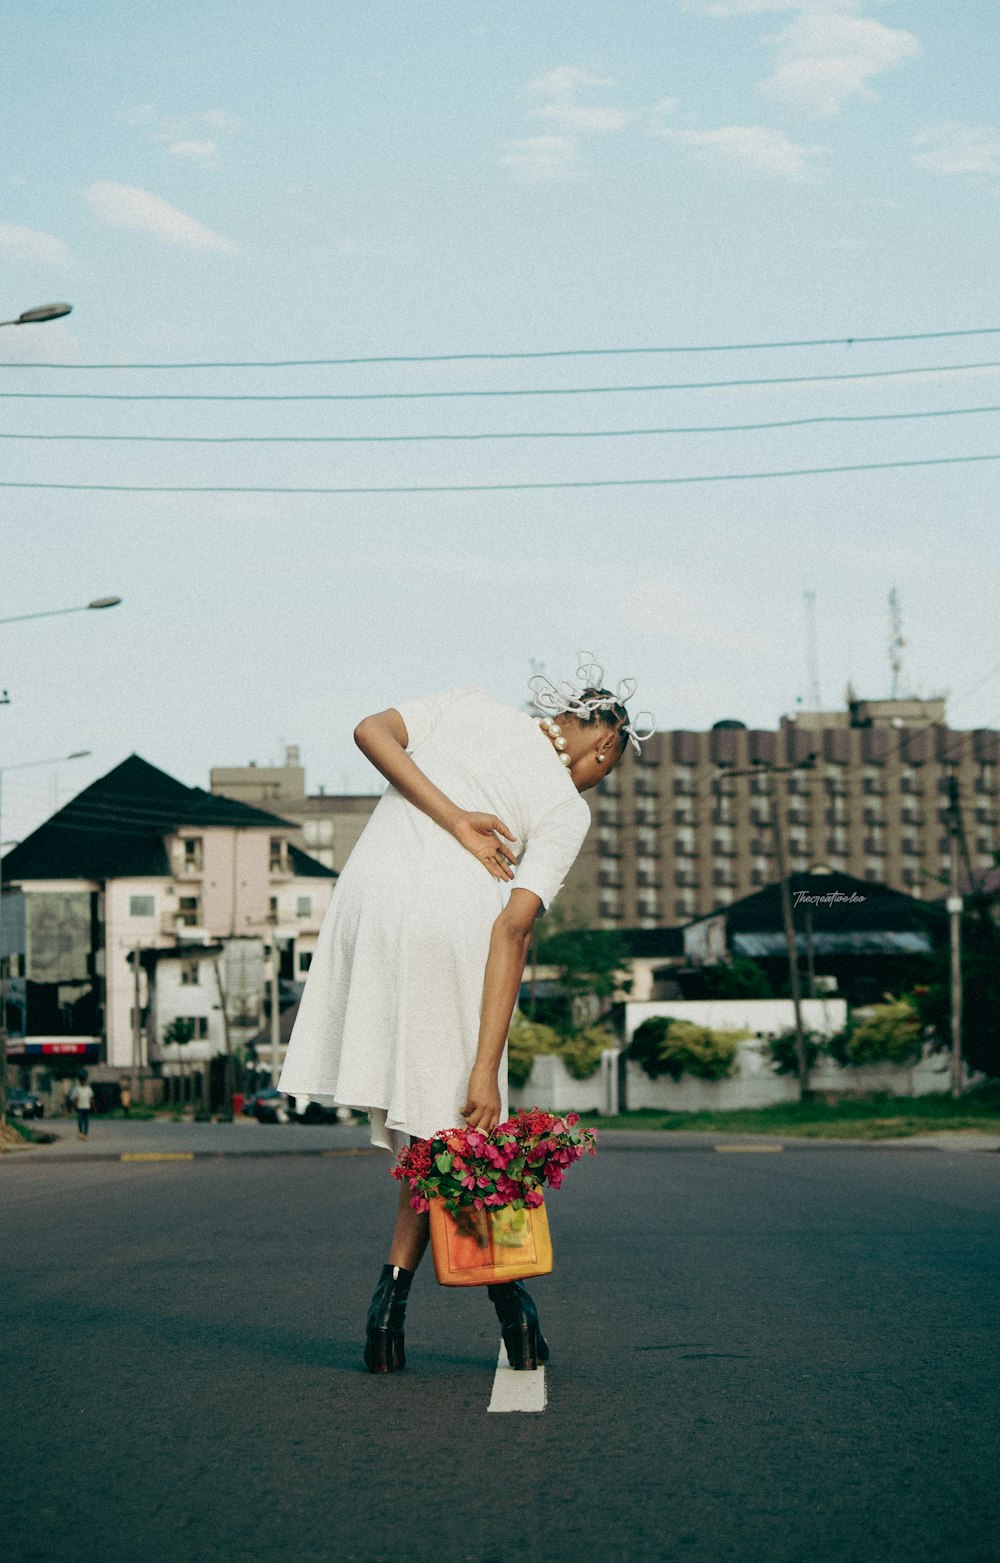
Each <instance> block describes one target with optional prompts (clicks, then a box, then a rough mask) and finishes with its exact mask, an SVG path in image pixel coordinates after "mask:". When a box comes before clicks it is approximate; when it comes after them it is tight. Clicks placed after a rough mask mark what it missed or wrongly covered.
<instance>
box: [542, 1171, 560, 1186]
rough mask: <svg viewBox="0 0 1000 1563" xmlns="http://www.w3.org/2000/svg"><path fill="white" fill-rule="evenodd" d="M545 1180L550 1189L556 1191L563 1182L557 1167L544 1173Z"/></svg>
mask: <svg viewBox="0 0 1000 1563" xmlns="http://www.w3.org/2000/svg"><path fill="white" fill-rule="evenodd" d="M545 1179H546V1182H547V1183H548V1185H549V1187H550V1188H553V1189H557V1188H558V1187H559V1185H560V1183H561V1182H562V1180H563V1175H562V1171H561V1169H560V1168H559V1167H549V1168H548V1169H547V1171H546V1173H545Z"/></svg>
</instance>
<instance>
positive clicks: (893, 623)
mask: <svg viewBox="0 0 1000 1563" xmlns="http://www.w3.org/2000/svg"><path fill="white" fill-rule="evenodd" d="M906 644H907V641H906V637H905V636H904V634H903V616H902V613H901V612H900V607H899V593H898V592H897V591H896V588H895V586H894V587H893V588H892V590H891V591H890V593H889V667H890V668H891V670H892V687H891V688H890V690H889V699H890V700H897V699H899V698H900V694H899V682H900V678H901V676H902V672H903V647H904V646H905V645H906Z"/></svg>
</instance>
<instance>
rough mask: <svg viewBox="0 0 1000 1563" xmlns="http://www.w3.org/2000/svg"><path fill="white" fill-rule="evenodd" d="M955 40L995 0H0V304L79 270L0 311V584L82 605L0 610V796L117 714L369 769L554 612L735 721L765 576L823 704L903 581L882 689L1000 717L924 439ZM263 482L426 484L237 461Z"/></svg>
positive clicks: (975, 405) (962, 444)
mask: <svg viewBox="0 0 1000 1563" xmlns="http://www.w3.org/2000/svg"><path fill="white" fill-rule="evenodd" d="M997 38H998V34H997V28H996V17H995V8H994V6H993V5H992V4H988V3H987V0H963V4H962V5H960V6H955V7H945V6H942V5H940V4H939V3H932V0H686V3H684V0H658V3H655V4H654V3H645V0H630V3H629V4H628V5H627V6H622V5H620V4H613V3H610V0H572V3H563V0H546V4H545V5H543V6H539V5H538V4H537V3H530V4H529V3H505V0H493V3H485V0H423V3H417V0H406V3H402V0H401V3H394V4H392V3H386V4H382V3H372V4H363V5H357V4H351V5H347V4H344V3H338V0H333V3H327V4H325V5H319V4H315V3H313V4H307V3H304V0H282V3H281V5H280V6H279V5H278V3H277V0H245V3H244V5H243V6H241V7H240V10H239V13H238V23H234V12H233V9H232V7H231V6H227V7H223V6H221V5H219V4H218V3H216V0H199V3H198V4H197V5H194V4H191V3H190V0H174V3H172V4H171V5H170V6H169V7H166V6H163V5H156V6H154V5H152V4H148V3H145V0H139V3H132V4H117V5H114V6H112V5H109V4H107V3H105V0H93V3H92V4H90V5H88V6H87V7H84V8H81V7H79V6H76V5H69V4H67V3H63V0H33V3H32V4H31V5H28V4H27V3H26V0H18V3H16V4H15V6H14V8H13V11H12V12H9V13H8V27H7V34H6V47H5V49H4V51H3V59H2V61H0V119H2V121H3V142H2V144H3V146H4V157H3V163H2V168H0V279H2V280H0V319H5V320H6V319H9V318H11V317H13V316H15V315H17V314H18V313H19V312H20V311H21V310H23V309H26V308H28V307H31V306H34V305H37V304H42V303H47V302H49V301H52V300H66V301H67V302H71V303H72V305H73V313H72V315H71V316H69V317H67V318H66V319H65V320H62V321H57V322H53V323H49V324H45V325H37V326H28V327H20V326H18V327H9V328H4V329H0V392H2V393H3V394H2V396H0V435H3V436H5V437H3V438H0V484H6V485H14V486H7V487H0V620H2V619H4V618H9V617H12V616H14V615H18V614H22V613H29V612H33V611H38V612H42V611H45V610H50V609H52V610H55V609H61V608H70V607H76V606H77V605H79V604H82V603H85V602H87V601H89V600H90V599H92V598H94V597H97V596H102V595H105V594H109V593H116V594H119V595H120V596H121V597H122V599H123V601H122V604H121V606H120V607H117V608H115V609H113V610H110V611H108V612H105V613H96V612H93V613H74V614H68V615H65V616H62V617H54V618H46V619H39V620H35V621H30V622H27V623H17V624H9V625H2V624H0V687H5V688H6V689H7V691H8V695H9V704H7V705H4V706H0V767H10V768H11V769H10V770H9V771H8V772H7V773H6V774H4V775H3V815H2V821H0V834H2V838H3V839H4V840H12V839H19V838H21V837H23V836H24V835H25V834H27V833H28V831H29V830H31V829H32V828H34V826H36V825H37V824H38V823H40V821H41V820H42V819H44V818H45V817H46V816H47V815H48V814H49V813H50V812H51V810H52V808H53V807H54V806H56V805H58V804H59V803H60V802H62V801H65V799H66V798H68V797H69V796H71V795H72V793H73V792H75V791H76V790H78V789H79V788H80V787H81V786H83V785H85V784H87V783H88V782H89V781H91V780H93V779H94V778H95V777H97V776H99V775H102V774H104V773H105V772H106V771H107V770H109V769H110V768H111V767H112V766H113V765H115V764H117V763H118V762H119V761H120V760H121V759H123V758H124V757H125V756H127V755H128V754H129V753H131V752H133V751H136V752H138V753H140V754H142V755H144V756H145V757H146V758H147V759H149V760H150V761H152V762H153V763H154V764H157V765H160V766H162V767H163V768H164V769H165V770H167V771H169V772H170V773H171V774H173V775H175V776H178V777H179V778H181V779H182V780H184V781H185V782H188V783H190V784H196V785H201V786H207V785H208V779H209V770H210V768H211V767H212V766H213V765H234V764H244V763H246V762H248V761H249V760H252V759H253V760H256V761H258V762H259V763H261V764H267V763H274V762H275V761H280V759H281V757H282V755H283V753H284V747H285V745H286V744H289V743H297V744H299V745H300V746H301V750H302V755H303V760H304V763H305V765H306V767H307V774H308V784H309V787H310V790H317V789H318V787H319V786H320V785H324V786H325V787H326V788H327V790H342V789H348V790H374V789H375V788H376V786H377V785H378V778H377V777H376V776H375V774H374V772H372V771H371V770H370V768H369V767H368V766H367V763H366V762H365V761H364V760H363V759H362V758H361V756H360V755H359V754H358V753H357V751H356V750H355V748H354V746H353V744H352V739H351V735H352V731H353V728H354V726H355V724H356V722H357V721H358V719H359V718H360V717H361V716H362V715H364V714H366V713H367V712H369V711H372V710H379V709H382V708H384V707H386V706H388V705H392V704H393V703H394V702H395V701H398V700H402V699H405V698H407V697H409V696H412V695H416V694H421V693H429V692H431V691H435V690H440V689H445V688H449V687H457V686H464V685H473V684H474V685H480V686H482V687H484V688H487V689H489V690H490V691H491V692H493V693H494V694H496V695H498V696H499V697H500V698H502V699H508V700H510V701H512V702H515V703H520V702H521V701H522V700H523V699H524V698H525V694H526V690H525V684H526V680H527V678H528V677H529V675H530V673H531V671H532V659H534V660H535V662H536V663H543V664H544V666H545V669H546V671H547V672H548V673H550V674H551V675H552V676H553V677H556V678H560V677H566V676H571V675H572V674H573V671H574V668H575V665H576V652H577V650H580V649H585V650H588V651H591V652H593V653H594V654H595V655H596V657H597V659H598V660H599V661H600V662H601V663H602V664H603V665H604V666H605V668H606V670H607V677H608V680H609V681H611V682H612V683H614V682H615V681H617V680H618V679H619V678H622V677H624V676H626V675H635V676H636V677H637V678H638V680H639V694H638V699H637V701H636V702H635V704H636V705H637V706H642V707H645V708H648V709H650V710H651V711H652V712H653V713H654V715H655V717H656V720H657V723H658V725H659V726H660V727H662V728H673V727H692V728H704V727H707V726H710V725H711V723H712V722H714V721H716V720H718V719H720V718H722V717H737V718H739V719H741V720H743V721H745V722H747V723H748V724H749V725H751V726H774V725H775V724H776V722H777V720H778V719H779V717H780V716H781V715H782V714H783V713H785V712H789V711H792V710H794V709H795V708H796V706H797V705H802V704H806V705H808V704H809V703H810V699H811V692H810V683H809V675H808V661H807V622H806V613H805V593H807V592H814V593H815V622H816V644H817V653H818V667H819V686H820V695H821V700H822V703H823V705H824V706H825V707H834V708H835V707H837V706H839V705H840V704H841V703H842V701H843V698H844V692H845V688H846V685H847V683H848V681H849V680H850V681H851V682H852V683H853V685H854V687H855V689H856V691H857V693H859V694H861V695H866V696H869V697H879V696H884V695H886V694H888V692H889V682H890V670H889V657H888V651H887V643H888V638H889V617H888V606H887V599H888V594H889V591H890V590H891V589H892V588H893V587H895V588H896V590H897V592H898V595H899V601H900V605H901V611H902V618H903V632H904V635H905V637H906V640H907V646H906V648H905V651H904V667H903V679H902V687H903V689H904V691H905V692H912V693H915V694H919V695H925V696H926V695H931V694H937V693H947V694H948V695H949V715H950V718H951V720H952V722H953V724H954V725H955V726H963V727H975V726H983V727H989V726H994V727H995V726H1000V667H998V668H997V669H996V672H995V673H994V672H992V670H993V668H994V664H995V661H996V657H997V655H1000V653H998V652H997V649H996V648H997V637H996V633H995V623H996V617H997V613H996V610H997V601H998V590H997V588H998V578H997V577H998V570H997V558H998V553H1000V550H998V549H997V546H996V542H997V530H998V528H997V500H996V494H997V484H998V478H1000V462H996V463H991V462H989V461H963V462H956V461H953V460H952V458H957V457H980V456H989V455H997V454H1000V428H998V420H997V413H996V411H995V410H992V409H994V408H995V407H996V406H997V405H1000V369H998V365H997V361H998V360H1000V333H998V334H989V328H997V327H1000V314H998V311H997V308H996V299H995V295H996V278H997V275H998V256H997V248H998V245H997V240H998V219H997V195H998V191H1000V125H998V120H1000V108H998V105H997V100H996V81H997V74H998V73H997V67H998V59H997V52H998V49H997ZM977 331H978V332H981V333H986V334H981V335H978V336H977V335H966V336H948V335H941V336H937V337H934V336H929V335H928V334H931V333H948V332H977ZM888 336H895V337H903V336H907V337H910V338H919V337H921V336H923V337H924V339H923V340H915V339H911V340H908V341H894V342H884V341H883V342H864V341H861V340H859V339H861V338H865V337H888ZM817 341H819V342H823V343H826V344H827V345H812V346H810V345H805V346H772V345H766V344H775V343H778V344H787V343H806V344H808V343H816V342H817ZM754 344H756V345H754ZM716 348H719V349H722V348H725V349H726V350H725V351H721V350H720V351H709V350H708V349H716ZM626 349H627V350H630V351H628V352H626V351H624V350H626ZM636 349H659V350H661V351H658V352H645V351H644V352H636V351H634V350H636ZM584 350H587V351H584ZM593 350H618V351H617V352H611V351H605V352H596V353H595V352H594V351H593ZM668 350H669V351H668ZM518 354H520V355H526V354H567V355H573V354H577V355H579V356H562V357H535V358H532V357H524V356H522V357H517V356H508V357H505V356H502V355H518ZM491 355H492V356H491ZM497 355H500V356H497ZM316 359H323V360H334V359H339V360H344V359H366V360H372V359H383V360H385V359H389V360H396V361H395V362H366V363H339V364H337V363H324V364H316V363H302V362H301V361H302V360H316ZM399 360H407V361H404V362H400V361H399ZM428 360H431V361H428ZM442 360H446V361H442ZM289 361H299V362H297V363H290V362H289ZM98 364H103V365H108V366H110V367H108V368H103V369H99V368H87V367H85V366H87V365H98ZM218 364H229V365H250V367H228V368H226V367H221V368H220V367H178V366H181V365H184V366H192V365H194V366H198V365H218ZM39 365H51V366H53V367H37V366H39ZM149 365H165V366H167V367H161V368H152V367H143V366H149ZM968 366H974V367H968ZM898 371H906V372H905V373H899V372H898ZM866 377H868V378H866ZM734 380H740V381H744V382H745V381H757V382H760V381H769V382H774V381H783V382H784V383H781V384H775V383H769V384H760V383H757V384H741V385H732V384H726V385H719V384H718V383H717V382H720V381H726V382H731V381H734ZM704 382H715V383H712V384H709V385H707V386H706V385H705V383H704ZM650 386H655V387H669V388H668V389H654V390H650V389H627V388H629V387H632V388H635V387H650ZM455 392H462V393H465V394H462V395H454V394H451V393H455ZM445 393H448V394H445ZM472 393H475V394H472ZM485 393H491V394H485ZM95 396H103V397H109V396H110V397H120V398H126V399H123V400H103V401H102V400H88V399H85V398H88V397H95ZM157 397H159V398H164V397H165V398H182V399H180V400H169V399H168V400H162V399H161V400H156V399H152V400H149V399H143V398H157ZM190 397H202V398H205V397H209V398H211V397H216V398H226V397H229V398H234V397H235V398H240V397H243V398H245V397H272V398H274V397H277V398H296V397H298V398H314V399H313V400H271V401H266V400H264V401H260V400H258V401H252V400H251V401H246V400H231V401H225V400H216V401H212V400H184V399H183V398H190ZM67 398H84V399H67ZM315 398H328V399H327V400H322V399H315ZM336 398H360V399H357V400H351V399H347V400H344V399H341V400H337V399H336ZM364 398H369V399H367V400H366V399H364ZM967 409H989V410H985V411H983V410H976V411H967ZM915 413H933V414H935V416H932V417H920V418H916V417H904V416H900V415H903V414H915ZM816 420H821V421H816ZM837 420H841V421H837ZM844 420H848V421H844ZM734 424H735V425H751V424H752V425H760V424H772V425H774V424H778V425H783V426H782V427H771V428H760V427H756V428H751V429H747V428H740V429H732V428H731V427H728V426H730V425H734ZM720 426H727V427H720ZM625 430H640V431H642V430H645V431H649V430H671V431H675V432H661V433H649V432H644V433H643V432H640V433H630V434H625V433H623V432H622V431H625ZM678 430H685V431H690V430H695V431H698V430H700V431H702V432H676V431H678ZM706 430H707V431H708V432H706ZM111 435H113V436H116V438H115V439H114V440H112V439H109V438H108V436H111ZM469 435H478V436H491V437H489V438H477V439H474V440H473V439H469V438H462V439H459V438H455V436H469ZM7 436H16V437H13V438H11V437H7ZM27 436H36V437H35V438H28V437H27ZM55 436H58V438H56V437H55ZM67 436H76V438H72V439H70V438H67ZM81 436H86V438H81ZM125 436H128V437H129V438H127V439H126V438H124V437H125ZM432 436H433V437H432ZM443 436H451V438H443ZM501 436H508V437H507V438H502V437H501ZM510 436H519V437H517V438H511V437H510ZM209 440H215V441H229V442H230V443H215V444H212V443H205V442H206V441H209ZM262 440H264V441H269V442H270V443H260V441H262ZM197 441H201V442H202V443H197ZM233 441H240V442H241V443H232V442H233ZM310 442H311V443H310ZM324 442H325V443H324ZM945 458H947V460H945ZM894 462H903V463H916V462H931V463H937V462H941V463H942V464H940V465H938V464H932V465H924V466H918V465H910V466H902V467H891V466H882V467H881V470H871V468H872V467H873V465H874V466H879V465H880V464H887V463H894ZM845 466H846V467H860V468H865V469H868V470H858V471H849V472H826V473H815V472H814V473H812V475H804V476H784V477H771V478H768V477H754V476H750V474H758V473H768V472H771V473H773V472H788V471H793V472H800V471H801V470H802V469H814V468H829V467H845ZM740 474H742V475H743V476H739V475H740ZM734 475H736V476H734ZM695 478H697V479H708V480H709V481H698V482H693V481H686V480H689V479H695ZM654 479H655V480H662V479H669V480H670V481H669V482H665V483H664V482H650V481H648V480H654ZM679 479H683V480H685V481H678V480H679ZM588 483H590V484H595V485H598V486H595V487H589V488H588V487H578V486H565V487H548V488H547V487H540V488H535V487H523V488H512V489H498V488H495V487H494V488H490V485H501V484H523V485H534V484H542V485H545V484H563V485H580V484H588ZM59 484H65V485H88V484H89V485H95V487H94V488H91V489H88V488H86V487H81V488H73V487H66V488H59V487H46V486H44V485H59ZM21 485H23V486H21ZM31 485H42V486H31ZM630 485H631V486H630ZM116 488H120V489H122V490H126V491H111V490H113V489H116ZM169 488H182V489H183V488H186V489H201V490H208V489H216V490H218V489H226V490H229V492H182V493H166V492H150V491H149V490H154V489H161V490H162V489H169ZM296 488H298V489H308V488H312V489H332V488H341V489H345V488H350V489H369V490H371V489H375V490H378V489H381V490H390V489H395V490H401V489H410V490H413V489H424V490H425V492H375V493H372V492H369V493H357V492H355V493H350V494H347V493H339V494H331V493H311V494H310V493H288V492H284V493H276V492H270V493H265V492H256V493H255V492H234V491H233V490H239V489H244V490H253V489H257V490H265V489H270V490H275V489H278V490H280V489H286V490H287V489H296ZM449 489H451V490H452V491H451V492H448V491H447V490H449ZM434 490H438V491H437V492H435V491H434ZM441 490H445V491H443V492H442V491H441ZM455 490H464V491H460V492H456V491H455ZM77 750H89V751H90V754H89V755H88V756H87V757H85V758H84V759H80V760H75V761H73V762H71V763H65V764H60V765H52V764H49V763H44V764H38V765H36V764H35V763H34V762H35V761H44V762H48V761H49V760H52V759H55V758H57V757H61V756H64V755H68V754H70V753H72V752H73V751H77ZM14 767H16V768H17V769H13V768H14Z"/></svg>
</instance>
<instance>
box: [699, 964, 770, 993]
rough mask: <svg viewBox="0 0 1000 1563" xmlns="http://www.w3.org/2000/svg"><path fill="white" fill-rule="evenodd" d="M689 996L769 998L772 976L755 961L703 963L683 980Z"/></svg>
mask: <svg viewBox="0 0 1000 1563" xmlns="http://www.w3.org/2000/svg"><path fill="white" fill-rule="evenodd" d="M684 994H685V997H686V998H691V999H772V998H774V997H775V994H774V990H773V988H772V987H771V979H770V978H769V977H768V975H767V972H766V971H765V970H764V968H763V967H762V966H758V965H757V962H756V961H749V960H737V961H729V962H728V963H720V964H719V965H717V966H703V967H701V968H700V969H699V970H698V971H697V972H692V973H691V974H690V975H689V976H687V977H685V979H684Z"/></svg>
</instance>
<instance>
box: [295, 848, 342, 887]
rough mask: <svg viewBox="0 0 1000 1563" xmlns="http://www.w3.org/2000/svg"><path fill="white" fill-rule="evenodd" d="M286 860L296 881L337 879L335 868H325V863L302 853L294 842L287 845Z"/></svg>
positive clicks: (306, 853)
mask: <svg viewBox="0 0 1000 1563" xmlns="http://www.w3.org/2000/svg"><path fill="white" fill-rule="evenodd" d="M288 860H289V862H290V863H291V865H292V868H293V869H294V870H295V876H296V878H297V879H336V877H337V870H336V869H335V868H327V866H326V864H325V863H320V862H319V860H318V859H317V858H314V857H310V856H309V853H308V852H303V850H302V848H301V847H297V846H296V845H295V842H294V841H290V842H289V843H288Z"/></svg>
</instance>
